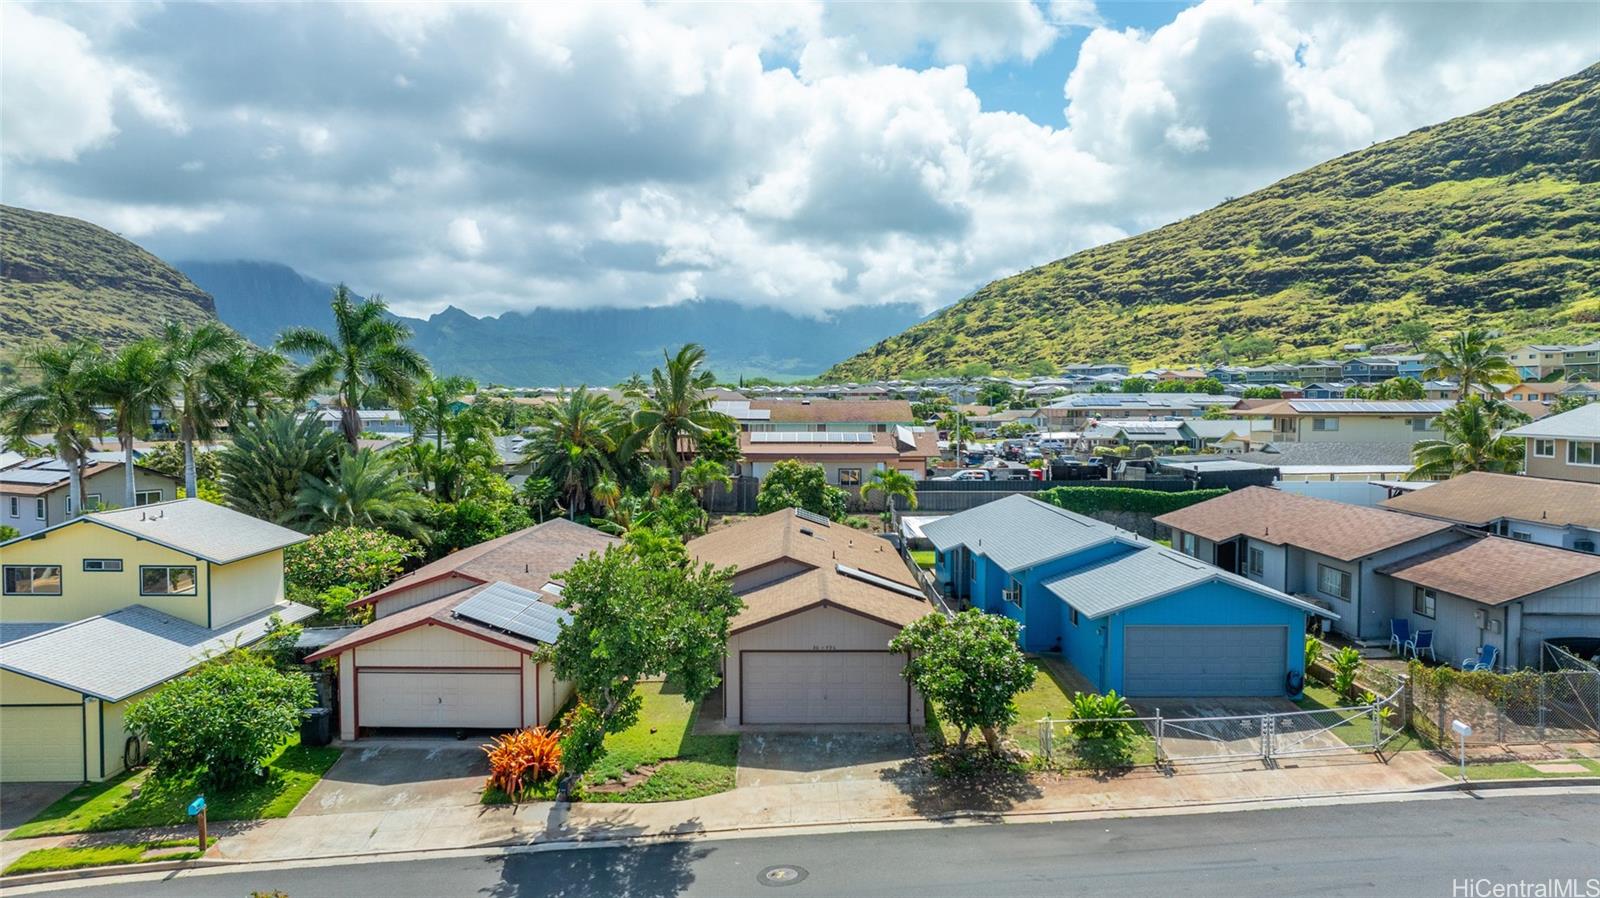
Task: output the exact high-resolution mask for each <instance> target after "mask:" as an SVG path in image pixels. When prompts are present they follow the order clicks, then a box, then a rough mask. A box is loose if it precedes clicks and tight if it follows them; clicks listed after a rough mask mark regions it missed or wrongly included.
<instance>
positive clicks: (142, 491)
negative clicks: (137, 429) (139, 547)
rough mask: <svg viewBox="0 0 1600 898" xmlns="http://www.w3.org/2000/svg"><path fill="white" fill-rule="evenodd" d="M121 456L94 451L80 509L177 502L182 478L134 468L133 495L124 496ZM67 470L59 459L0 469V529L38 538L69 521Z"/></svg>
mask: <svg viewBox="0 0 1600 898" xmlns="http://www.w3.org/2000/svg"><path fill="white" fill-rule="evenodd" d="M122 464H123V462H122V453H121V452H115V453H111V452H94V453H91V454H90V456H89V459H88V464H86V465H84V467H83V473H82V477H83V504H84V508H86V509H88V510H89V511H94V510H96V509H100V508H133V507H136V506H139V505H149V504H151V503H154V502H165V501H167V500H168V499H176V498H178V490H179V488H181V487H182V486H183V480H182V478H178V477H173V476H171V475H168V474H163V473H162V472H160V471H156V470H153V469H151V468H146V467H144V466H143V465H140V464H137V463H136V464H135V465H134V466H133V468H134V472H133V489H134V494H133V495H132V496H129V495H128V494H127V489H128V484H127V476H126V475H125V474H124V473H123V468H122ZM71 477H72V470H71V468H70V467H69V466H68V465H67V463H66V462H64V461H62V460H60V459H58V458H48V457H46V458H30V459H27V460H25V461H21V462H18V463H17V464H14V465H11V466H10V467H7V468H5V469H3V470H0V524H5V525H8V526H11V527H15V528H16V529H17V532H18V533H21V534H23V535H27V534H29V533H37V532H39V531H40V530H44V529H45V528H47V527H51V526H54V525H56V524H59V523H61V522H62V521H65V520H67V519H68V518H70V517H71V516H72V515H73V514H74V513H75V512H76V509H74V508H72V499H71V496H70V494H71V489H70V486H71Z"/></svg>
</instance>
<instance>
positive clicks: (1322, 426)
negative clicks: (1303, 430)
mask: <svg viewBox="0 0 1600 898" xmlns="http://www.w3.org/2000/svg"><path fill="white" fill-rule="evenodd" d="M1311 429H1312V430H1324V431H1333V430H1338V429H1339V419H1338V418H1312V419H1311Z"/></svg>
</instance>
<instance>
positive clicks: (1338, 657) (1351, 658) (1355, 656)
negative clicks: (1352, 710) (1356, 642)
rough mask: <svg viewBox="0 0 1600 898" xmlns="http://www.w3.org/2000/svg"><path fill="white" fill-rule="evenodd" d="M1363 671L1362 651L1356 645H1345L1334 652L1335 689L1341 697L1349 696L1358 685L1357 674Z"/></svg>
mask: <svg viewBox="0 0 1600 898" xmlns="http://www.w3.org/2000/svg"><path fill="white" fill-rule="evenodd" d="M1360 671H1361V653H1360V652H1358V651H1356V649H1355V647H1354V646H1348V645H1347V646H1345V647H1344V648H1342V649H1340V650H1338V651H1337V652H1334V653H1333V691H1334V692H1337V693H1338V694H1339V696H1340V697H1341V698H1343V697H1349V696H1350V695H1351V694H1352V691H1353V690H1354V689H1355V685H1356V674H1358V673H1360Z"/></svg>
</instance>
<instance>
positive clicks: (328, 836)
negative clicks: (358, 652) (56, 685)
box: [0, 752, 1451, 864]
mask: <svg viewBox="0 0 1600 898" xmlns="http://www.w3.org/2000/svg"><path fill="white" fill-rule="evenodd" d="M1439 766H1440V760H1439V758H1438V757H1437V756H1436V755H1433V754H1431V753H1428V752H1405V753H1402V754H1399V755H1397V756H1395V757H1394V758H1392V759H1390V762H1389V763H1387V764H1385V763H1382V762H1380V761H1378V760H1377V759H1375V758H1373V757H1372V756H1370V755H1357V754H1353V753H1352V754H1351V755H1348V756H1339V757H1327V758H1307V759H1305V763H1303V764H1301V765H1299V766H1294V767H1289V766H1285V767H1281V768H1278V769H1270V770H1266V769H1262V768H1261V766H1260V764H1259V763H1242V764H1241V763H1237V762H1234V763H1219V764H1212V765H1189V766H1187V767H1184V768H1180V769H1179V770H1177V771H1176V772H1172V773H1164V772H1162V771H1158V770H1154V769H1151V768H1139V769H1137V770H1134V771H1131V772H1129V773H1127V774H1125V775H1119V776H1114V777H1095V776H1086V775H1076V776H1034V777H1030V778H1021V777H1019V778H1016V779H1012V780H1007V781H1004V782H1002V783H1000V784H998V785H996V784H990V785H988V786H986V787H983V788H978V787H974V786H970V785H966V784H956V783H952V782H950V781H948V780H940V779H937V778H934V777H932V776H931V775H929V774H927V773H926V770H925V768H924V767H923V766H922V762H921V761H917V760H913V761H908V762H906V763H904V764H900V765H898V766H895V767H892V768H889V769H886V770H884V771H883V772H882V773H881V774H880V776H879V777H878V778H877V779H875V780H853V781H830V782H799V783H783V784H774V785H756V786H747V787H742V788H738V789H735V790H733V791H730V792H724V793H721V794H718V795H711V796H707V797H704V798H697V799H692V800H689V801H679V802H664V803H659V804H631V805H627V804H586V803H579V804H575V805H570V806H566V805H557V804H554V803H551V802H538V803H532V804H525V805H521V806H518V807H514V808H513V807H483V806H479V805H468V806H459V807H429V808H403V809H399V810H392V811H361V812H355V813H325V814H318V813H310V814H305V813H303V812H302V815H300V816H291V817H286V818H282V819H277V820H263V821H258V822H254V823H224V824H217V825H215V826H213V827H212V832H213V835H214V836H215V837H216V838H217V839H219V840H220V842H219V844H218V845H217V846H215V847H214V848H213V849H212V851H211V852H209V853H208V857H209V858H214V859H221V860H232V861H267V860H291V859H306V858H320V857H337V856H344V855H370V854H379V853H385V852H398V851H418V850H434V849H449V848H474V847H484V846H496V845H514V844H535V843H541V842H561V841H599V840H612V839H630V838H640V837H649V836H673V835H684V834H694V833H713V832H732V831H748V830H753V829H761V828H774V827H795V826H808V825H817V826H826V825H839V824H844V823H881V822H893V821H914V820H948V819H960V818H972V817H976V818H980V819H981V818H986V817H990V818H992V817H999V816H1001V815H1030V814H1040V815H1044V814H1051V815H1063V814H1074V813H1085V814H1099V813H1106V812H1115V811H1139V810H1150V809H1167V808H1176V809H1182V808H1185V807H1194V808H1197V809H1198V808H1200V807H1203V806H1208V805H1210V806H1215V805H1219V804H1240V803H1249V802H1258V801H1273V800H1284V799H1296V798H1312V797H1331V796H1348V797H1355V796H1362V795H1376V794H1386V793H1390V794H1392V793H1403V792H1412V791H1418V790H1422V789H1427V788H1430V787H1439V786H1444V785H1448V784H1449V783H1450V782H1451V780H1450V778H1449V777H1447V776H1446V775H1444V774H1443V773H1441V772H1440V771H1439ZM179 833H181V834H183V835H190V834H192V830H191V829H188V828H185V829H182V830H177V829H164V830H160V831H153V832H140V833H138V834H137V836H135V834H133V833H128V832H121V833H97V834H85V835H75V836H49V837H42V838H37V839H26V840H19V841H14V842H0V863H4V864H9V863H10V862H11V861H12V860H13V859H15V858H16V857H19V856H21V855H22V854H24V853H26V852H28V851H31V850H33V849H35V848H44V847H50V846H55V845H64V844H76V843H92V842H94V841H126V840H130V839H131V838H135V837H137V838H153V837H154V838H159V837H161V836H165V835H172V834H179Z"/></svg>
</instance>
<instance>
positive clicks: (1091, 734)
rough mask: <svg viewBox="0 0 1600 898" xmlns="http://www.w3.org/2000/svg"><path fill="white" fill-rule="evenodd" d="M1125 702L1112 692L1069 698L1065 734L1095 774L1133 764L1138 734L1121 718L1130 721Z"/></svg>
mask: <svg viewBox="0 0 1600 898" xmlns="http://www.w3.org/2000/svg"><path fill="white" fill-rule="evenodd" d="M1132 716H1134V715H1133V708H1132V707H1131V706H1130V705H1129V704H1128V700H1127V699H1125V698H1123V697H1122V696H1120V695H1118V694H1117V692H1116V690H1115V689H1113V690H1112V691H1110V692H1107V693H1106V694H1105V695H1100V694H1098V693H1093V692H1079V693H1077V694H1076V695H1074V696H1073V697H1072V707H1071V708H1070V709H1069V710H1068V712H1067V718H1068V723H1067V731H1068V732H1069V733H1071V734H1072V739H1073V743H1074V750H1075V751H1076V753H1077V755H1078V758H1079V759H1080V760H1081V761H1082V762H1083V763H1084V764H1086V765H1088V766H1090V767H1093V768H1095V769H1099V770H1106V769H1110V768H1113V767H1126V766H1128V765H1129V764H1132V763H1133V749H1134V746H1135V745H1136V744H1137V742H1138V737H1139V734H1138V731H1136V730H1135V729H1134V727H1133V724H1131V723H1128V722H1127V721H1126V720H1124V719H1123V718H1127V717H1132Z"/></svg>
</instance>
